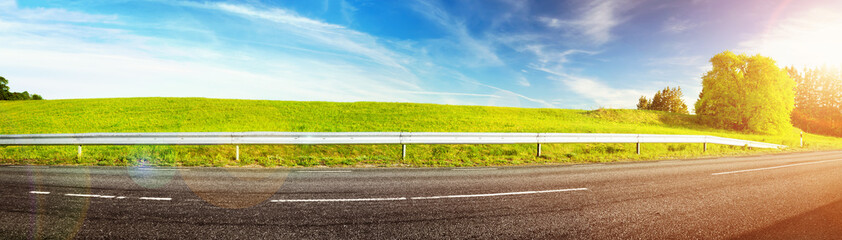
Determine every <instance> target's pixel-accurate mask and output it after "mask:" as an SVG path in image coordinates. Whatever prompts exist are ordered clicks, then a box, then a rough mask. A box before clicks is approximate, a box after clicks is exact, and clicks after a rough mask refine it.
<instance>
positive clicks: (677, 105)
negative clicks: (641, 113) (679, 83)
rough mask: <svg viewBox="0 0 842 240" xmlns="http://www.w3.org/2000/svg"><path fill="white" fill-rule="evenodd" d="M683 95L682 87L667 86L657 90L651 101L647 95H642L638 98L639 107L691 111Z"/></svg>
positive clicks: (679, 111)
mask: <svg viewBox="0 0 842 240" xmlns="http://www.w3.org/2000/svg"><path fill="white" fill-rule="evenodd" d="M682 97H684V94H683V93H681V87H676V88H670V87H666V88H664V89H663V90H660V91H658V92H656V93H655V97H653V98H652V101H651V102H650V101H649V100H648V99H646V97H645V96H641V97H640V99H638V103H637V109H641V110H656V111H664V112H674V113H689V111H687V104H685V103H684V100H682V99H681V98H682Z"/></svg>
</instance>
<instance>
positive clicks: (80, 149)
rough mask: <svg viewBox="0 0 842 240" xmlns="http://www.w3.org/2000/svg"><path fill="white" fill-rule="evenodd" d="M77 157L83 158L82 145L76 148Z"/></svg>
mask: <svg viewBox="0 0 842 240" xmlns="http://www.w3.org/2000/svg"><path fill="white" fill-rule="evenodd" d="M76 159H79V160H82V145H78V146H77V148H76Z"/></svg>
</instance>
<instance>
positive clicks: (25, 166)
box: [8, 165, 49, 168]
mask: <svg viewBox="0 0 842 240" xmlns="http://www.w3.org/2000/svg"><path fill="white" fill-rule="evenodd" d="M8 167H13V168H49V167H48V166H27V165H24V166H20V165H14V166H8Z"/></svg>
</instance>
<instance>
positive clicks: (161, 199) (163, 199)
mask: <svg viewBox="0 0 842 240" xmlns="http://www.w3.org/2000/svg"><path fill="white" fill-rule="evenodd" d="M140 200H153V201H170V200H172V198H159V197H140Z"/></svg>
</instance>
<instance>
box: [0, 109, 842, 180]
mask: <svg viewBox="0 0 842 240" xmlns="http://www.w3.org/2000/svg"><path fill="white" fill-rule="evenodd" d="M0 116H2V117H0V118H2V120H0V121H2V122H0V124H1V125H0V134H29V133H86V132H229V131H230V132H247V131H291V132H369V131H370V132H387V131H388V132H391V131H394V132H397V131H404V132H561V133H649V134H690V135H713V136H720V137H728V138H738V139H746V140H753V141H761V142H768V143H775V144H783V145H787V146H790V147H789V148H787V149H786V150H783V151H810V150H827V149H842V141H840V140H842V139H840V138H833V137H826V136H819V135H812V134H805V142H806V143H807V144H806V146H805V147H804V148H800V147H798V145H799V136H798V135H799V130H798V129H792V130H791V131H789V132H788V133H787V134H783V135H758V134H745V133H738V132H732V131H726V130H720V129H713V128H709V127H706V126H703V125H699V124H697V121H696V116H693V115H686V114H674V113H665V112H657V111H639V110H628V109H599V110H594V111H584V110H568V109H528V108H507V107H482V106H452V105H436V104H414V103H377V102H356V103H333V102H291V101H263V100H231V99H206V98H114V99H71V100H45V101H4V102H0ZM773 152H781V150H769V149H753V150H749V149H746V148H744V147H735V146H722V145H715V144H708V151H707V152H703V151H702V144H654V143H652V144H642V154H640V155H638V154H636V153H635V144H597V143H595V144H544V145H543V148H542V156H541V157H536V156H535V153H536V146H535V145H532V144H512V145H409V146H407V159H406V160H401V159H400V146H399V145H280V146H279V145H241V146H240V161H235V160H234V146H85V147H84V153H83V157H82V158H81V159H77V158H76V147H75V146H0V163H6V164H47V165H54V164H68V165H103V166H115V165H116V166H122V165H158V166H266V167H274V166H285V167H286V166H305V167H311V166H357V167H361V166H378V167H393V166H410V167H414V166H435V167H456V166H460V167H461V166H498V165H520V164H563V163H586V162H613V161H636V160H653V159H675V158H690V157H704V156H730V155H745V154H759V153H773Z"/></svg>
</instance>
